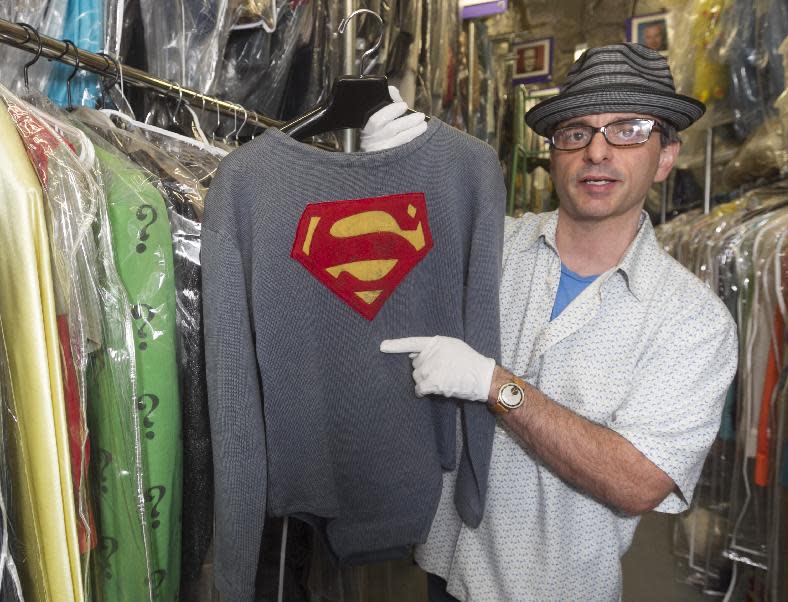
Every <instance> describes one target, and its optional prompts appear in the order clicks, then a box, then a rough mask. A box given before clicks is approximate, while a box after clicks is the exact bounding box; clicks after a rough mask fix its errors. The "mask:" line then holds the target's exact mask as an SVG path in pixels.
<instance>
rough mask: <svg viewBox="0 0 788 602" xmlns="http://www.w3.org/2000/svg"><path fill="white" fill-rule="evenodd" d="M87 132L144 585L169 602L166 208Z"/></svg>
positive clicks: (172, 568)
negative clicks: (135, 453) (122, 366)
mask: <svg viewBox="0 0 788 602" xmlns="http://www.w3.org/2000/svg"><path fill="white" fill-rule="evenodd" d="M88 134H89V137H90V139H91V141H92V142H93V144H94V147H95V153H96V158H97V160H98V164H99V166H100V169H101V176H102V178H103V183H104V188H105V193H106V199H107V206H108V217H109V222H110V225H111V231H112V247H113V249H114V254H115V264H116V266H117V271H118V275H119V276H120V279H121V281H122V283H123V285H124V287H125V289H126V291H127V293H128V297H129V306H128V308H127V311H128V312H129V313H130V314H131V317H132V321H133V326H132V329H131V330H132V334H133V337H134V347H135V356H136V357H135V361H136V398H135V401H136V409H137V412H138V414H137V418H138V419H139V420H140V425H141V426H140V434H141V437H140V439H141V442H142V446H141V456H142V466H143V482H144V510H145V518H146V523H147V524H148V525H149V527H150V539H151V549H152V559H151V574H150V581H149V582H148V583H147V584H145V585H146V586H149V587H150V590H151V597H152V598H153V599H157V600H167V601H173V600H177V592H178V588H179V585H180V565H181V504H182V453H183V446H182V439H181V436H182V433H181V404H180V397H179V392H178V371H177V360H176V334H175V314H176V309H175V306H176V301H175V298H176V295H175V275H174V266H173V257H172V241H171V238H170V227H169V223H168V220H167V209H166V206H165V203H164V201H163V200H162V198H161V195H160V194H159V192H158V190H157V189H156V184H155V178H154V177H153V176H152V175H151V174H150V173H148V172H145V171H142V170H140V169H139V168H137V167H136V166H134V165H133V164H132V163H131V162H129V160H128V159H126V158H125V157H123V156H122V155H120V154H118V153H117V152H116V151H115V150H113V149H111V148H110V147H109V146H108V145H107V144H106V143H105V142H104V141H102V140H100V139H99V138H98V137H97V136H96V135H95V134H93V133H92V132H88ZM104 461H105V462H106V461H108V458H105V460H104ZM108 555H110V556H111V549H110V550H108ZM132 599H137V598H132Z"/></svg>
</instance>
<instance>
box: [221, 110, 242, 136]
mask: <svg viewBox="0 0 788 602" xmlns="http://www.w3.org/2000/svg"><path fill="white" fill-rule="evenodd" d="M238 106H239V105H236V104H233V131H232V132H229V133H227V134H225V135H224V143H225V144H230V137H232V136H233V135H234V134H235V132H236V131H238Z"/></svg>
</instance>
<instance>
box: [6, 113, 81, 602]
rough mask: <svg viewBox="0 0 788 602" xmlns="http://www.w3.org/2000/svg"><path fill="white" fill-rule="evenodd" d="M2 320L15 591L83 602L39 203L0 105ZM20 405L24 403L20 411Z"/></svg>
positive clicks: (39, 196)
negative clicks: (16, 539) (15, 519)
mask: <svg viewBox="0 0 788 602" xmlns="http://www.w3.org/2000/svg"><path fill="white" fill-rule="evenodd" d="M0 134H1V135H0V138H2V140H3V144H2V145H0V152H2V154H3V158H2V159H3V160H2V161H0V166H2V167H0V169H2V170H3V174H2V177H0V182H2V188H0V195H2V197H3V199H2V202H0V230H1V232H0V245H2V248H3V251H2V252H0V316H2V318H3V325H4V329H5V337H6V341H13V343H14V344H13V346H10V347H9V348H8V354H9V356H8V359H9V368H10V374H11V384H12V387H13V390H14V393H15V396H16V401H17V402H18V403H17V404H15V407H14V408H13V412H14V417H15V419H16V421H17V424H18V427H19V439H18V446H16V448H15V449H14V450H13V452H12V454H11V457H12V458H13V459H12V462H13V464H12V475H13V477H14V483H13V489H14V491H15V492H16V493H17V496H16V499H17V500H18V503H17V507H18V508H19V513H18V516H19V525H20V536H21V542H22V545H23V546H24V553H25V555H26V556H25V557H24V558H22V557H20V558H18V559H17V560H18V562H19V568H20V570H21V572H22V581H23V583H24V587H25V591H26V592H29V597H30V598H32V599H36V600H82V599H83V592H82V583H83V581H82V574H81V573H82V571H81V567H80V559H79V544H78V540H77V528H76V518H75V517H76V512H75V507H74V495H73V490H72V480H71V468H70V462H69V451H68V432H67V426H66V417H65V401H64V397H63V391H64V389H63V375H62V371H61V363H60V343H59V340H58V332H57V322H56V317H55V299H54V291H53V275H52V264H51V259H52V258H51V256H50V252H49V242H48V236H47V227H46V219H45V216H44V206H43V193H42V191H41V186H40V185H39V183H38V179H37V178H36V175H35V172H34V170H33V168H32V166H31V165H30V162H29V160H28V158H27V155H26V152H25V148H24V146H23V144H22V142H21V140H20V139H19V137H18V136H17V133H16V128H15V126H14V123H13V121H12V120H11V117H10V115H9V114H8V111H7V108H6V105H5V103H2V104H0ZM23 401H24V403H22V402H23Z"/></svg>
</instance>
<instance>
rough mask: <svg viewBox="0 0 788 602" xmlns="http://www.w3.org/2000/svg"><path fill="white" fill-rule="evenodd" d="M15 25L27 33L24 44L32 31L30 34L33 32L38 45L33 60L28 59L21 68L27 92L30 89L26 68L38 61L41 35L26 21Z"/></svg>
mask: <svg viewBox="0 0 788 602" xmlns="http://www.w3.org/2000/svg"><path fill="white" fill-rule="evenodd" d="M17 25H19V26H20V27H22V28H24V30H25V33H26V34H27V39H26V40H25V42H24V43H25V44H26V43H27V42H29V41H30V34H31V33H32V34H35V36H36V44H37V45H38V47H37V48H36V54H35V56H34V57H33V60H31V61H28V62H27V63H25V66H24V67H23V68H22V73H23V74H24V78H25V90H27V91H28V92H29V91H30V83H29V81H28V79H27V70H28V69H30V67H32V66H33V65H35V64H36V63H37V62H38V59H40V58H41V51H42V50H43V48H44V46H43V44H42V43H41V35H40V34H39V33H38V30H37V29H36V28H35V27H33V26H32V25H28V24H27V23H21V22H20V23H17Z"/></svg>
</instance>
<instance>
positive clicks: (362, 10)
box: [337, 8, 383, 77]
mask: <svg viewBox="0 0 788 602" xmlns="http://www.w3.org/2000/svg"><path fill="white" fill-rule="evenodd" d="M362 13H366V14H369V15H373V16H374V17H375V18H376V19H377V20H378V39H377V41H376V42H375V45H374V46H372V48H370V49H369V50H367V51H366V52H365V53H364V54H362V55H361V76H362V77H363V76H364V62H365V61H366V60H367V59H368V58H369V56H370V55H372V54H375V52H377V50H378V48H380V45H381V44H382V43H383V19H382V18H381V17H380V15H379V14H378V13H376V12H375V11H374V10H369V9H368V8H359V9H358V10H354V11H353V12H352V13H350V14H349V15H348V16H347V17H345V18H344V19H342V21H340V23H339V28H338V29H337V30H338V31H339V33H345V28H346V27H347V25H348V23H350V20H351V19H352V18H353V17H355V16H357V15H360V14H362Z"/></svg>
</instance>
